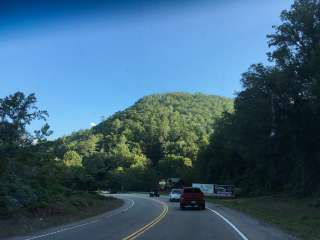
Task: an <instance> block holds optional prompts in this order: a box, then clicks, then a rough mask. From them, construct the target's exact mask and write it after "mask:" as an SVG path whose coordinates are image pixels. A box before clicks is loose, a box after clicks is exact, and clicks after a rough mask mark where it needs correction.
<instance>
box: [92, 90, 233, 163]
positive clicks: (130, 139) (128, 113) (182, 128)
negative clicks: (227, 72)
mask: <svg viewBox="0 0 320 240" xmlns="http://www.w3.org/2000/svg"><path fill="white" fill-rule="evenodd" d="M232 107H233V102H232V100H230V99H226V98H222V97H217V96H209V95H204V94H194V95H192V94H187V93H170V94H156V95H151V96H147V97H144V98H142V99H140V100H139V101H138V102H137V103H136V104H134V105H133V106H132V107H130V108H128V109H126V110H125V111H122V112H118V113H116V114H114V115H113V116H112V117H110V118H109V119H107V120H106V121H103V122H102V123H100V124H99V125H98V126H96V127H95V128H94V129H93V131H94V133H101V134H103V135H104V139H103V140H102V146H101V147H102V148H103V149H104V150H105V151H110V150H112V149H113V148H114V147H115V145H116V144H119V143H120V144H126V145H127V146H128V147H129V148H130V149H131V150H132V149H136V150H135V151H138V152H140V151H141V152H142V153H143V154H144V155H145V157H146V158H147V159H148V160H150V161H151V163H152V164H153V165H156V164H157V162H158V161H159V160H161V159H164V158H166V157H167V156H168V155H175V156H183V157H186V158H189V159H190V160H194V159H195V157H196V154H197V150H198V147H199V146H200V145H201V144H203V143H206V142H207V141H208V137H209V135H210V134H211V133H212V131H213V129H212V126H213V123H214V121H215V120H216V119H217V118H219V117H220V116H221V114H222V112H224V111H231V109H232ZM100 150H101V149H100Z"/></svg>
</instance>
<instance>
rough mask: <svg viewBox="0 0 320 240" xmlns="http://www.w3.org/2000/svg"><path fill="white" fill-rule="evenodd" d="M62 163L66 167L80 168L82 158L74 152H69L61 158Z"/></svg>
mask: <svg viewBox="0 0 320 240" xmlns="http://www.w3.org/2000/svg"><path fill="white" fill-rule="evenodd" d="M63 162H64V164H65V165H66V166H68V167H70V166H82V158H81V156H80V155H79V154H78V153H77V152H76V151H72V150H69V151H67V152H66V153H65V154H64V156H63Z"/></svg>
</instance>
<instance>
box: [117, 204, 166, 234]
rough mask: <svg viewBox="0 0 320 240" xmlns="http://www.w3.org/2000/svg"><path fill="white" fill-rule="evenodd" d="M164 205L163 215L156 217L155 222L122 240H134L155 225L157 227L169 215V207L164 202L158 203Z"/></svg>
mask: <svg viewBox="0 0 320 240" xmlns="http://www.w3.org/2000/svg"><path fill="white" fill-rule="evenodd" d="M158 202H160V203H161V204H162V212H161V214H160V215H159V216H158V217H156V218H155V219H154V220H152V221H151V222H150V223H148V224H146V225H144V226H143V227H142V228H140V229H138V230H137V231H135V232H134V233H132V234H130V235H129V236H127V237H125V238H123V239H122V240H133V239H136V238H137V237H139V236H140V235H141V234H143V233H144V232H145V231H147V230H149V229H150V228H152V227H153V226H154V225H156V224H157V223H158V222H160V221H161V220H162V219H163V218H164V217H165V216H166V215H167V213H168V205H167V204H165V203H164V202H162V201H158Z"/></svg>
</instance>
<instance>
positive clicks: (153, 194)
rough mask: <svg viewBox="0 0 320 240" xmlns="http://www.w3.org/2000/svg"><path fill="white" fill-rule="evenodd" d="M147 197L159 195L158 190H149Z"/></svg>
mask: <svg viewBox="0 0 320 240" xmlns="http://www.w3.org/2000/svg"><path fill="white" fill-rule="evenodd" d="M149 197H160V194H159V191H158V190H157V189H154V190H151V191H150V192H149Z"/></svg>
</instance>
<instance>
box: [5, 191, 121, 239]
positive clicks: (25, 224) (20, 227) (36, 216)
mask: <svg viewBox="0 0 320 240" xmlns="http://www.w3.org/2000/svg"><path fill="white" fill-rule="evenodd" d="M122 204H123V201H122V200H120V199H117V198H113V197H103V196H100V195H98V194H96V193H81V194H75V195H73V196H71V197H70V198H69V199H68V201H66V199H64V201H56V202H53V203H51V204H50V206H47V207H46V208H41V209H38V210H37V211H32V212H31V211H28V210H21V211H19V212H16V213H15V214H14V215H12V216H10V217H1V218H0V229H1V230H0V239H1V238H4V237H9V236H17V235H24V234H29V233H32V232H35V231H37V230H40V229H45V228H48V227H53V226H59V225H62V224H66V223H71V222H74V221H77V220H81V219H85V218H88V217H92V216H95V215H98V214H101V213H104V212H107V211H110V210H113V209H115V208H118V207H120V206H122Z"/></svg>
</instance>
